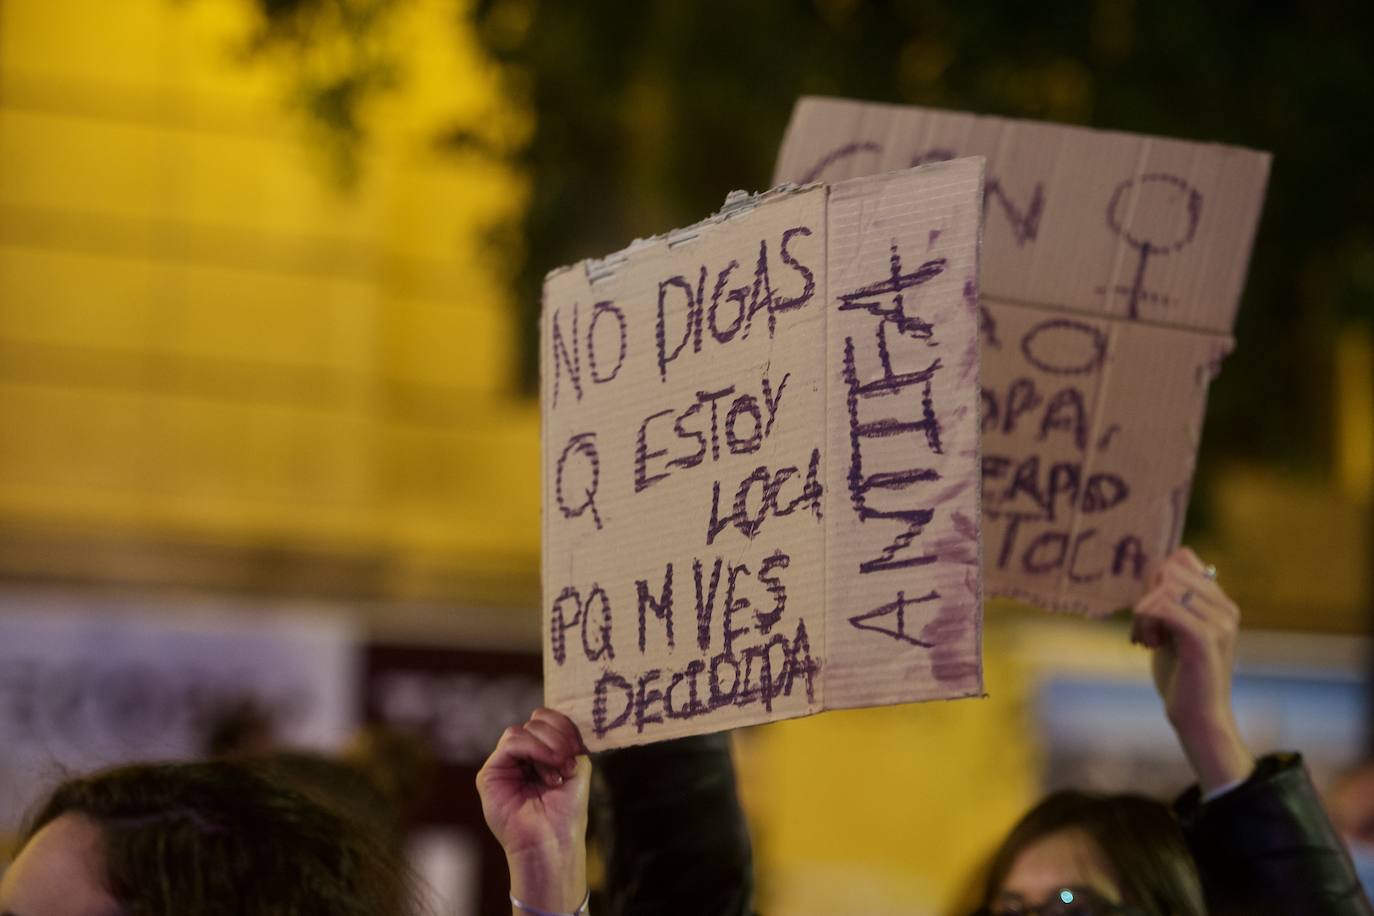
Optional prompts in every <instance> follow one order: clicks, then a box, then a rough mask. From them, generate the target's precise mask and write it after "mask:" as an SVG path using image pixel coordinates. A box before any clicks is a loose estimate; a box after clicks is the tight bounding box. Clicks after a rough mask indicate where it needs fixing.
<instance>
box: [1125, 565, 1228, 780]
mask: <svg viewBox="0 0 1374 916" xmlns="http://www.w3.org/2000/svg"><path fill="white" fill-rule="evenodd" d="M1239 629H1240V609H1239V608H1238V607H1236V604H1235V602H1233V601H1232V600H1231V599H1230V598H1228V597H1227V595H1226V593H1225V592H1224V591H1222V590H1221V587H1220V586H1219V585H1218V584H1217V582H1216V572H1215V570H1214V569H1211V568H1210V567H1207V566H1206V565H1204V564H1203V562H1202V561H1201V560H1199V559H1198V558H1197V555H1196V554H1194V553H1193V552H1192V551H1191V550H1189V549H1188V548H1186V547H1182V548H1180V549H1178V550H1176V551H1174V553H1172V554H1170V556H1169V558H1168V559H1167V560H1165V561H1164V563H1163V564H1162V565H1161V566H1160V568H1159V569H1158V570H1157V571H1156V573H1155V577H1154V588H1152V589H1151V590H1150V592H1149V593H1147V594H1146V595H1145V597H1143V598H1141V599H1140V601H1139V602H1137V603H1136V606H1135V621H1134V626H1133V630H1132V637H1131V638H1132V639H1133V640H1134V641H1136V642H1139V643H1141V644H1143V645H1145V646H1147V647H1149V648H1150V649H1152V650H1153V651H1154V659H1153V668H1154V680H1155V689H1156V690H1158V691H1159V696H1160V699H1161V700H1163V702H1164V712H1165V714H1166V715H1167V716H1168V718H1169V723H1170V724H1171V725H1172V726H1173V728H1174V732H1175V733H1176V734H1177V735H1178V739H1179V744H1180V745H1181V746H1182V747H1183V752H1184V753H1185V754H1186V755H1187V757H1188V760H1189V762H1190V763H1191V764H1192V766H1193V771H1194V773H1196V774H1197V777H1198V783H1199V784H1200V786H1201V787H1202V791H1203V792H1204V793H1206V792H1210V791H1213V790H1215V789H1218V788H1222V787H1224V786H1227V785H1231V784H1233V783H1236V782H1239V781H1241V780H1243V779H1245V778H1246V777H1247V776H1249V775H1250V773H1251V771H1252V770H1253V769H1254V766H1255V759H1254V757H1253V756H1252V755H1251V754H1250V751H1249V750H1248V749H1247V748H1246V747H1245V743H1244V742H1243V741H1242V740H1241V737H1240V729H1239V728H1238V727H1237V725H1236V717H1235V711H1234V709H1233V708H1232V705H1231V671H1232V667H1233V666H1234V658H1235V646H1236V634H1237V632H1238V631H1239Z"/></svg>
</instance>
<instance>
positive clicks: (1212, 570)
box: [1202, 563, 1217, 582]
mask: <svg viewBox="0 0 1374 916" xmlns="http://www.w3.org/2000/svg"><path fill="white" fill-rule="evenodd" d="M1202 574H1203V575H1204V576H1206V577H1207V578H1208V579H1209V580H1210V581H1212V582H1215V581H1217V568H1216V566H1215V565H1213V564H1211V563H1208V564H1207V566H1206V568H1205V569H1203V570H1202Z"/></svg>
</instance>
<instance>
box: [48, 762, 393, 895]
mask: <svg viewBox="0 0 1374 916" xmlns="http://www.w3.org/2000/svg"><path fill="white" fill-rule="evenodd" d="M64 814H75V815H80V816H82V817H85V818H87V819H88V820H90V821H91V822H93V823H94V824H95V825H97V827H98V828H99V830H100V834H101V837H102V841H103V842H102V846H103V860H104V875H102V876H101V877H102V879H103V881H102V883H103V884H104V886H105V888H106V889H107V890H108V891H109V893H110V894H111V896H113V897H114V899H115V900H116V901H117V902H118V903H119V904H120V906H121V910H122V912H126V913H129V914H136V916H173V914H186V913H195V914H198V916H220V914H223V916H230V914H233V916H267V914H272V916H278V914H291V916H316V914H318V916H325V914H329V916H400V914H402V913H403V912H405V910H406V905H405V900H406V893H407V890H408V888H407V876H406V871H405V868H404V866H403V865H402V864H401V862H400V860H399V856H398V854H397V853H396V852H395V851H394V849H392V848H391V847H389V846H388V845H387V844H385V843H382V842H379V841H378V840H377V838H375V837H374V836H372V835H371V831H369V830H368V829H367V828H365V827H363V826H362V825H360V824H358V823H356V822H354V821H353V820H351V819H350V818H349V817H347V816H346V815H345V814H342V813H340V812H338V811H337V810H334V809H331V808H330V807H328V806H327V805H326V804H325V803H322V802H321V801H317V800H315V799H313V798H311V797H309V796H308V795H307V794H305V793H304V792H303V791H301V790H300V789H299V788H292V787H290V786H288V785H287V784H286V783H284V782H282V781H281V780H279V779H276V778H273V777H272V776H271V775H270V774H269V773H268V772H266V771H264V770H262V769H261V768H259V767H255V766H253V765H251V764H247V763H244V762H230V761H211V762H206V763H167V764H139V765H134V766H125V767H119V768H116V769H111V770H106V771H103V772H100V773H96V774H93V775H90V776H84V777H79V778H75V779H70V780H68V781H66V782H64V783H62V784H61V785H59V786H58V787H57V788H56V790H54V791H53V793H52V794H51V795H50V796H49V797H48V799H47V800H46V801H45V802H44V803H43V804H42V805H41V806H40V807H39V808H38V810H37V812H36V813H35V815H34V817H33V819H32V821H31V823H30V826H29V827H28V830H27V831H26V836H25V840H26V842H27V840H28V839H30V838H32V836H33V835H34V834H35V833H37V832H38V831H39V830H40V829H42V827H43V826H44V825H46V824H48V823H50V822H52V821H53V820H56V819H57V818H59V817H61V816H62V815H64Z"/></svg>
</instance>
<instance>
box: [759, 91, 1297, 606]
mask: <svg viewBox="0 0 1374 916" xmlns="http://www.w3.org/2000/svg"><path fill="white" fill-rule="evenodd" d="M968 155H981V156H985V157H986V159H987V186H986V194H985V197H984V216H985V224H984V241H985V245H984V249H983V266H982V279H981V286H980V295H981V302H982V314H983V318H984V330H983V335H982V346H983V375H984V382H983V385H984V391H983V403H982V407H983V411H984V416H983V421H982V423H983V431H984V432H983V435H984V440H983V449H984V453H985V455H984V474H985V476H984V486H985V503H984V508H985V511H986V516H985V519H984V525H985V543H986V545H987V550H988V558H987V566H986V575H987V579H986V587H987V589H988V594H991V595H998V596H1006V597H1013V598H1018V599H1021V600H1024V601H1027V602H1029V603H1032V604H1037V605H1040V606H1042V607H1046V608H1051V609H1056V610H1069V611H1075V612H1078V613H1084V614H1090V615H1099V614H1105V613H1108V612H1110V611H1112V610H1114V609H1116V608H1118V607H1121V606H1123V605H1126V604H1129V603H1131V602H1132V601H1133V600H1134V599H1135V598H1138V597H1139V596H1140V595H1141V594H1142V593H1143V592H1144V590H1145V583H1146V581H1147V577H1148V574H1149V571H1150V570H1151V569H1152V568H1153V565H1154V564H1155V563H1156V562H1158V561H1159V560H1160V559H1161V558H1162V557H1163V556H1164V555H1165V554H1167V553H1168V552H1169V551H1170V550H1172V549H1173V548H1174V547H1176V546H1177V544H1178V542H1179V537H1180V534H1181V531H1182V520H1183V515H1184V512H1185V510H1186V506H1187V499H1188V493H1189V490H1190V484H1191V481H1192V476H1193V468H1194V462H1195V458H1196V451H1197V445H1198V441H1199V439H1200V435H1201V427H1202V417H1203V413H1204V409H1205V406H1206V394H1207V383H1208V382H1209V381H1210V380H1211V378H1212V377H1214V376H1215V374H1216V372H1217V371H1218V370H1219V367H1220V364H1221V361H1222V359H1223V358H1224V357H1225V355H1226V354H1227V353H1228V352H1229V351H1230V349H1231V345H1232V342H1231V338H1230V332H1231V328H1232V325H1233V323H1234V321H1235V314H1236V309H1237V307H1238V305H1239V301H1240V293H1241V288H1242V285H1243V283H1244V279H1245V273H1246V267H1247V264H1248V261H1249V255H1250V248H1251V244H1252V242H1253V239H1254V233H1255V229H1256V225H1257V222H1258V219H1259V212H1260V207H1261V204H1262V202H1263V197H1264V186H1265V182H1266V181H1267V178H1268V171H1269V160H1270V157H1269V155H1268V154H1267V153H1259V152H1254V151H1251V150H1244V149H1237V148H1234V147H1225V146H1219V145H1216V144H1200V143H1188V142H1183V141H1179V140H1168V139H1162V138H1157V137H1144V136H1137V135H1132V134H1125V133H1116V132H1109V131H1097V130H1088V129H1086V128H1079V127H1062V126H1055V125H1049V124H1040V123H1035V122H1030V121H1013V120H1008V119H1004V118H992V117H983V116H977V115H972V114H965V113H961V112H946V111H934V110H929V109H921V108H912V107H901V106H893V105H876V104H867V103H860V102H851V101H845V100H840V99H820V98H806V99H802V100H801V101H800V102H798V104H797V107H796V109H795V110H794V111H793V114H792V122H791V124H790V126H789V127H788V131H787V136H786V138H785V140H784V142H783V147H782V150H781V151H780V153H779V157H778V164H777V170H776V176H775V177H776V179H777V180H778V181H815V180H824V181H838V180H841V179H847V178H852V177H854V176H858V175H866V174H872V173H875V172H881V171H885V170H889V169H893V168H902V167H906V166H910V165H914V164H919V163H923V162H929V161H939V160H943V159H947V158H949V157H951V156H968ZM1018 475H1019V476H1018ZM1051 491H1053V498H1051V495H1050V493H1051Z"/></svg>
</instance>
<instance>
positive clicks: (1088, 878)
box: [983, 791, 1205, 916]
mask: <svg viewBox="0 0 1374 916" xmlns="http://www.w3.org/2000/svg"><path fill="white" fill-rule="evenodd" d="M1061 889H1065V890H1067V892H1068V893H1067V894H1066V899H1067V898H1069V897H1073V896H1074V895H1075V893H1077V892H1080V891H1081V892H1082V893H1077V896H1078V897H1079V898H1080V900H1096V901H1100V902H1101V904H1102V906H1101V907H1100V909H1102V911H1103V912H1104V913H1130V914H1139V916H1202V914H1203V913H1204V912H1205V910H1204V908H1203V903H1202V887H1201V884H1200V882H1199V880H1198V873H1197V868H1196V866H1195V865H1194V864H1193V859H1192V856H1191V855H1190V854H1189V852H1188V847H1187V844H1186V843H1185V842H1184V839H1183V833H1182V831H1181V830H1180V829H1179V827H1178V824H1177V822H1176V821H1175V820H1174V818H1173V815H1172V813H1171V812H1170V811H1169V809H1168V807H1167V806H1165V805H1163V804H1161V803H1160V802H1157V801H1154V800H1152V799H1149V798H1145V797H1143V796H1139V795H1095V794H1090V793H1085V792H1076V791H1062V792H1056V793H1054V794H1052V795H1050V796H1049V797H1047V798H1046V799H1045V800H1044V801H1042V802H1040V804H1038V805H1036V806H1035V807H1034V808H1032V809H1031V810H1030V811H1029V812H1028V813H1027V814H1026V816H1025V817H1023V818H1021V821H1020V822H1019V823H1018V824H1017V825H1016V826H1015V827H1013V828H1012V831H1011V833H1010V834H1009V835H1008V836H1007V838H1006V839H1005V840H1004V841H1003V842H1002V845H1001V847H1000V848H999V849H998V850H997V853H996V854H995V855H994V856H993V860H992V865H991V868H990V870H989V872H988V878H987V883H986V885H985V887H984V891H983V904H984V908H985V910H984V911H985V912H990V913H999V912H1017V906H1018V905H1019V906H1021V907H1023V908H1027V909H1029V908H1032V907H1035V906H1038V905H1040V904H1043V903H1045V902H1047V900H1049V899H1058V897H1059V892H1060V890H1061ZM1068 911H1069V912H1085V913H1090V912H1094V910H1093V909H1092V908H1090V907H1087V906H1085V907H1084V908H1083V909H1082V910H1068Z"/></svg>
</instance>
